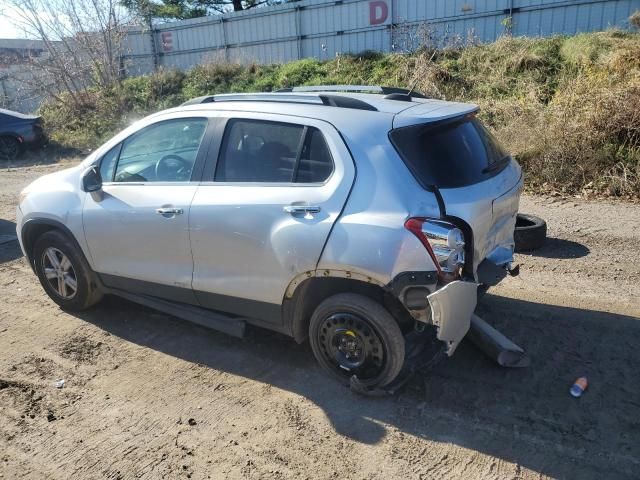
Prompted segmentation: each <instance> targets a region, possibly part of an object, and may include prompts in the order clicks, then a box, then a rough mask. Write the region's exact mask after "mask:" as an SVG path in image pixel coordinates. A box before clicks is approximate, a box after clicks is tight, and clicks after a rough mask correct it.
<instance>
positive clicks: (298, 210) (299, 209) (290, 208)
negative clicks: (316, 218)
mask: <svg viewBox="0 0 640 480" xmlns="http://www.w3.org/2000/svg"><path fill="white" fill-rule="evenodd" d="M282 209H283V210H284V211H285V212H287V213H290V214H292V215H295V214H302V213H304V214H310V213H319V212H320V207H317V206H311V205H286V206H284V207H282Z"/></svg>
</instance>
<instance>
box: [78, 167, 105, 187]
mask: <svg viewBox="0 0 640 480" xmlns="http://www.w3.org/2000/svg"><path fill="white" fill-rule="evenodd" d="M101 188H102V175H100V169H99V168H98V167H97V166H95V165H93V166H91V167H89V168H87V169H86V170H85V171H84V172H83V174H82V189H83V190H84V191H85V192H97V191H98V190H100V189H101Z"/></svg>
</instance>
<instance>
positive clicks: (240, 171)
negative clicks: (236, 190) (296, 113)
mask: <svg viewBox="0 0 640 480" xmlns="http://www.w3.org/2000/svg"><path fill="white" fill-rule="evenodd" d="M332 171H333V160H332V158H331V154H330V153H329V149H328V147H327V144H326V142H325V140H324V137H323V135H322V133H321V132H320V130H318V129H316V128H313V127H304V126H302V125H295V124H291V123H281V122H270V121H262V120H245V119H233V120H230V121H229V122H228V123H227V127H226V129H225V134H224V138H223V140H222V148H221V150H220V157H219V158H218V165H217V167H216V173H215V176H214V180H215V181H216V182H265V183H273V182H275V183H293V182H297V183H322V182H324V181H325V180H326V179H327V178H328V177H329V176H330V175H331V172H332Z"/></svg>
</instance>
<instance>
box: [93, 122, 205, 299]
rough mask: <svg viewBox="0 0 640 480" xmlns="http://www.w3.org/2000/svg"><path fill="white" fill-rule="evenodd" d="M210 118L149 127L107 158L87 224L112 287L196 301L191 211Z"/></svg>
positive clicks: (97, 267) (96, 264) (96, 262)
mask: <svg viewBox="0 0 640 480" xmlns="http://www.w3.org/2000/svg"><path fill="white" fill-rule="evenodd" d="M206 127H207V119H206V118H192V117H189V118H174V119H170V120H163V121H159V122H157V123H154V124H151V125H148V126H146V127H145V128H143V129H141V130H139V131H138V132H136V133H134V134H133V135H131V136H130V137H128V138H127V139H126V140H124V141H123V142H121V143H119V144H118V145H116V146H115V147H113V148H112V149H111V150H110V151H109V152H107V153H106V154H105V155H104V156H103V158H102V159H101V164H100V171H101V174H102V177H103V187H102V191H100V192H97V193H92V194H87V199H86V201H85V204H84V210H83V223H84V230H85V235H86V240H87V244H88V246H89V251H90V253H91V257H92V259H93V264H94V269H95V270H96V271H97V272H98V273H99V274H100V275H101V277H102V279H103V281H104V282H105V284H107V286H111V287H116V288H125V289H127V290H129V291H137V292H138V293H147V294H151V295H156V296H161V297H164V298H171V299H175V300H179V301H185V302H191V303H196V302H195V299H194V296H193V292H192V290H191V276H192V274H193V259H192V257H191V247H190V242H189V208H190V205H191V200H192V199H193V196H194V194H195V192H196V189H197V182H195V181H192V180H193V178H192V177H193V175H194V171H195V170H196V165H198V164H199V163H200V162H202V161H204V158H203V153H202V150H204V149H201V148H200V146H201V144H202V143H204V142H203V137H204V134H205V130H206Z"/></svg>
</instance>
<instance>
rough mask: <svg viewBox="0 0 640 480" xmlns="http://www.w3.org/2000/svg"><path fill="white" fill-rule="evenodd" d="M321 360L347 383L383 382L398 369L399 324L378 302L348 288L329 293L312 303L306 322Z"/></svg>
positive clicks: (401, 353)
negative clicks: (343, 290)
mask: <svg viewBox="0 0 640 480" xmlns="http://www.w3.org/2000/svg"><path fill="white" fill-rule="evenodd" d="M309 339H310V342H311V349H312V350H313V354H314V355H315V357H316V359H317V360H318V363H319V364H320V366H321V367H322V368H323V369H324V370H325V371H326V372H328V373H329V374H330V375H331V376H333V377H334V378H337V379H338V380H339V381H341V382H342V383H344V384H346V385H348V384H349V380H350V378H351V377H352V376H353V375H355V376H356V377H357V378H358V380H359V381H360V383H361V384H362V385H363V386H366V387H369V388H374V387H378V388H379V387H384V386H385V385H388V384H389V383H391V382H392V381H393V380H394V379H395V378H396V377H397V376H398V374H399V373H400V370H401V369H402V365H403V363H404V353H405V352H404V350H405V342H404V337H403V335H402V332H401V331H400V327H399V326H398V323H397V322H396V320H395V319H394V318H393V317H392V316H391V314H390V313H389V312H388V311H387V310H386V309H385V308H384V307H383V306H382V305H380V304H379V303H378V302H376V301H374V300H372V299H370V298H368V297H365V296H362V295H356V294H352V293H343V294H338V295H334V296H332V297H329V298H327V299H326V300H324V301H323V302H322V303H321V304H320V305H319V306H318V308H316V310H315V312H314V313H313V316H312V317H311V322H310V325H309Z"/></svg>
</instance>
